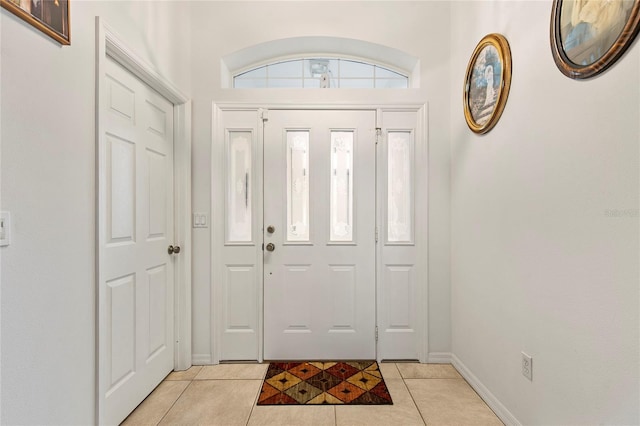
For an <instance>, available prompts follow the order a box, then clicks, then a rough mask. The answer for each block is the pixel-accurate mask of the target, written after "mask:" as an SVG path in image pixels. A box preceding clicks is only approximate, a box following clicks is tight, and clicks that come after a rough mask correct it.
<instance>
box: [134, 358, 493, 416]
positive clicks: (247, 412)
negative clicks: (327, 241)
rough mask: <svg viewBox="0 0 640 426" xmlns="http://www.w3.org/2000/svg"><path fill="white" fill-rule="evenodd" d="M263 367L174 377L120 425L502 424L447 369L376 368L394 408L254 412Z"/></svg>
mask: <svg viewBox="0 0 640 426" xmlns="http://www.w3.org/2000/svg"><path fill="white" fill-rule="evenodd" d="M267 365H268V364H221V365H213V366H204V367H202V366H194V367H191V368H190V369H189V370H187V371H179V372H173V373H171V374H169V375H168V376H167V378H166V379H165V380H164V381H163V382H162V383H160V385H159V386H158V387H157V388H156V389H155V390H154V391H153V393H152V394H151V395H149V396H148V397H147V399H145V400H144V401H143V402H142V404H140V405H139V406H138V408H136V410H135V411H134V412H133V413H131V415H130V416H129V417H128V418H127V419H126V420H125V421H124V423H123V425H127V426H130V425H222V426H233V425H243V426H245V425H250V426H258V425H278V426H285V425H295V426H302V425H335V426H338V425H368V426H374V425H383V426H400V425H429V426H431V425H464V426H466V425H502V422H501V421H500V420H499V419H498V418H497V417H496V415H495V414H494V413H493V412H492V411H491V409H490V408H489V407H487V405H486V404H485V403H484V402H483V401H482V399H480V397H479V396H478V395H477V394H476V393H475V392H474V390H473V389H472V388H471V386H469V384H467V382H466V381H465V380H464V379H463V378H462V376H460V374H458V372H457V371H456V370H455V369H454V368H453V367H452V366H451V365H449V364H414V363H397V364H395V363H383V364H380V369H381V370H382V375H383V377H384V379H385V382H386V383H387V387H388V388H389V391H390V393H391V397H392V398H393V405H378V406H371V405H368V406H367V405H352V406H339V405H325V406H318V405H316V406H260V407H258V406H256V400H257V399H258V394H259V393H260V387H261V385H262V379H263V377H264V375H265V373H266V371H267Z"/></svg>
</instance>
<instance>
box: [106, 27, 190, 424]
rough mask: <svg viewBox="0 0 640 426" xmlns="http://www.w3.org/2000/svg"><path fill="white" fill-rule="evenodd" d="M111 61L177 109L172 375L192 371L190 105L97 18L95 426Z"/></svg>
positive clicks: (179, 92)
mask: <svg viewBox="0 0 640 426" xmlns="http://www.w3.org/2000/svg"><path fill="white" fill-rule="evenodd" d="M107 57H109V58H111V59H112V60H114V61H115V62H117V63H118V64H120V65H121V66H122V67H124V68H125V69H126V70H127V71H128V72H129V73H131V74H132V75H134V76H135V77H137V78H139V79H140V80H142V81H143V82H144V83H146V84H147V85H148V86H150V87H151V88H152V89H154V90H155V91H157V92H158V93H160V94H161V95H162V96H164V97H165V98H166V99H168V100H169V101H170V102H171V103H172V104H173V122H174V210H175V212H174V233H175V236H174V241H175V242H176V243H177V244H179V245H180V246H181V247H182V248H183V251H182V253H181V254H180V256H177V257H176V259H175V263H174V265H175V269H174V282H175V286H174V288H175V293H174V338H175V344H174V369H175V370H186V369H187V368H189V367H190V366H191V101H190V100H189V98H188V97H187V96H186V95H184V94H183V93H182V92H181V91H180V90H179V89H178V88H176V87H175V86H174V85H173V84H172V83H171V82H170V81H169V80H167V79H165V78H164V77H163V76H162V75H160V73H159V72H158V71H157V69H156V68H155V67H153V66H152V65H149V64H148V63H146V62H145V61H144V60H142V59H141V58H140V57H139V56H138V55H137V54H136V53H135V52H134V51H133V50H131V49H130V48H129V47H128V46H127V45H126V43H125V42H123V41H122V40H121V39H120V38H119V37H118V36H117V34H116V33H115V32H114V31H113V30H112V29H111V28H110V27H109V26H108V24H107V23H106V22H105V21H104V19H102V18H100V17H96V106H95V113H96V194H97V197H96V249H95V250H96V273H95V274H96V275H95V282H96V299H95V306H96V317H95V324H96V332H95V336H96V342H95V345H96V362H95V365H96V374H95V378H96V388H95V389H96V390H95V393H96V424H100V423H101V421H100V420H101V418H102V407H101V402H100V401H101V395H100V389H101V383H100V374H99V371H98V368H99V365H100V359H99V356H100V346H99V342H100V333H101V330H100V326H99V319H100V300H99V291H98V288H97V287H98V285H99V283H100V281H99V277H100V267H101V259H102V254H101V249H100V234H99V229H100V220H102V218H101V217H100V216H99V212H100V208H99V207H100V205H102V203H104V195H105V194H103V193H101V192H100V185H99V182H98V179H99V176H100V175H101V170H100V167H101V164H102V161H101V160H102V159H101V158H100V153H101V152H102V149H101V147H102V144H103V143H104V142H103V141H102V138H101V135H102V134H103V133H104V128H105V124H104V119H103V117H102V112H101V110H100V105H101V102H100V101H101V99H103V98H104V96H106V93H105V84H104V76H105V67H106V65H105V63H106V60H107Z"/></svg>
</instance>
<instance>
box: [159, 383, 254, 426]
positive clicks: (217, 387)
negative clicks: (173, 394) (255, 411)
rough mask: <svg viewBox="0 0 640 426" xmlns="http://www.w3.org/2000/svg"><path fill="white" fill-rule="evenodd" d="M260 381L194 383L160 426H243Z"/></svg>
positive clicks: (249, 412) (247, 418)
mask: <svg viewBox="0 0 640 426" xmlns="http://www.w3.org/2000/svg"><path fill="white" fill-rule="evenodd" d="M261 384H262V383H261V381H260V380H194V381H193V382H191V384H190V385H189V387H188V388H187V389H186V390H185V391H184V392H183V393H182V396H181V397H180V399H179V400H178V401H177V402H176V403H175V404H174V405H173V407H171V409H170V410H169V412H168V413H167V415H166V416H165V417H164V418H163V419H162V421H161V422H160V424H161V425H221V426H222V425H223V426H235V425H238V426H240V425H242V426H244V425H246V424H247V421H248V420H249V415H250V414H251V409H252V408H253V404H254V403H255V401H256V397H257V395H258V392H259V389H260V385H261Z"/></svg>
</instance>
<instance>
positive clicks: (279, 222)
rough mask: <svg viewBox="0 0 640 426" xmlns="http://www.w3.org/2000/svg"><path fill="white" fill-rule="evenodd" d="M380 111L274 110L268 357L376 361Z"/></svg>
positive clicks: (269, 128) (267, 141)
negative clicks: (377, 125) (378, 119)
mask: <svg viewBox="0 0 640 426" xmlns="http://www.w3.org/2000/svg"><path fill="white" fill-rule="evenodd" d="M375 120H376V114H375V111H326V110H323V111H317V110H305V111H273V110H272V111H269V119H268V121H267V122H266V123H265V135H264V230H263V231H264V245H265V250H264V358H265V359H280V360H282V359H374V358H375V356H376V342H375V322H376V319H375V312H376V311H375V309H376V285H375V264H376V262H375V256H376V250H375V224H376V222H375V211H376V201H375V195H376V179H375V176H376V170H375V164H376V136H375V127H376V125H375V123H376V121H375Z"/></svg>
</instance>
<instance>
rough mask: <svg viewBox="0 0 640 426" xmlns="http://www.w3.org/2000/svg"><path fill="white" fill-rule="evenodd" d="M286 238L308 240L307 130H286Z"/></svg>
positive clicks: (289, 239)
mask: <svg viewBox="0 0 640 426" xmlns="http://www.w3.org/2000/svg"><path fill="white" fill-rule="evenodd" d="M287 240H288V241H309V131H308V130H288V131H287Z"/></svg>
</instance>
